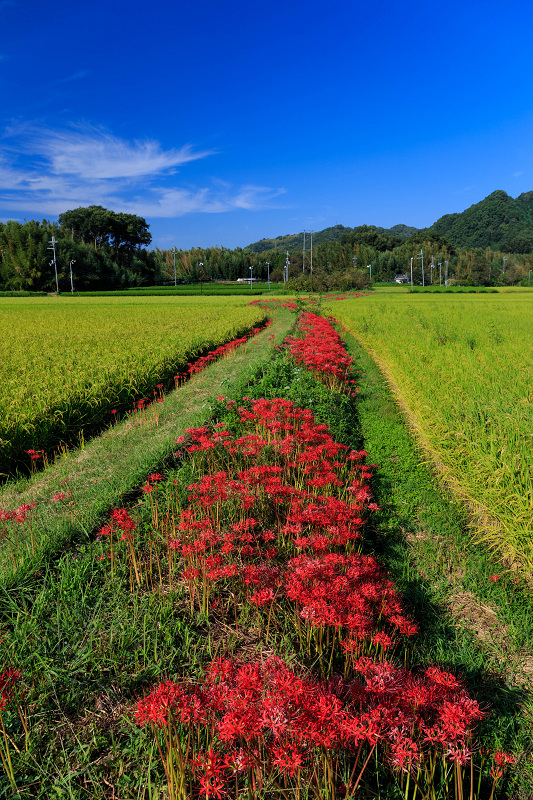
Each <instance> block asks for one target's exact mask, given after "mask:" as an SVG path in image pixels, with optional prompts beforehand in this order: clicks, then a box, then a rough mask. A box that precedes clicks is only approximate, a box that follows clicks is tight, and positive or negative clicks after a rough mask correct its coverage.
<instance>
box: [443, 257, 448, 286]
mask: <svg viewBox="0 0 533 800" xmlns="http://www.w3.org/2000/svg"><path fill="white" fill-rule="evenodd" d="M444 266H445V271H444V285H445V286H446V288H448V262H447V261H445V262H444Z"/></svg>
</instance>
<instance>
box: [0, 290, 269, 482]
mask: <svg viewBox="0 0 533 800" xmlns="http://www.w3.org/2000/svg"><path fill="white" fill-rule="evenodd" d="M264 317H265V312H264V311H263V310H262V309H259V308H257V307H254V306H249V305H247V301H246V299H244V298H237V297H235V298H229V297H224V298H215V297H210V298H200V297H188V298H185V297H135V298H125V297H91V298H69V297H65V298H62V297H43V298H33V297H32V298H16V299H15V298H0V332H1V335H0V364H1V367H0V376H1V383H0V446H1V449H0V473H3V474H4V475H5V474H7V473H8V472H9V470H10V469H12V468H13V467H14V466H15V465H20V464H23V463H24V460H23V461H22V462H21V461H20V457H21V454H22V453H25V451H27V450H30V449H33V450H37V451H39V450H41V449H47V448H49V447H51V446H53V445H57V442H59V441H66V442H71V441H72V440H73V437H77V436H78V435H79V434H80V431H83V430H84V431H86V432H88V431H90V430H92V429H94V428H95V426H96V427H98V426H99V425H102V424H105V422H106V421H107V422H110V421H112V419H113V417H112V416H111V411H112V410H113V409H117V410H119V411H120V410H124V409H126V408H127V407H128V405H131V403H132V402H133V401H134V400H135V399H138V398H140V397H143V396H145V395H148V396H149V397H152V395H153V392H154V389H155V386H156V384H157V383H158V382H160V381H163V382H165V381H167V380H169V379H170V380H171V379H172V376H173V375H174V373H175V372H177V371H179V370H180V369H182V368H183V367H184V366H185V365H186V364H187V362H188V361H189V360H190V359H191V358H194V357H195V356H197V355H199V354H201V353H202V352H204V351H205V350H206V349H207V348H211V347H216V346H218V345H220V344H222V343H223V342H226V341H228V340H229V339H232V338H234V337H235V336H239V335H242V333H243V332H245V331H246V330H249V329H250V328H251V327H252V326H253V325H254V324H256V323H258V322H259V321H261V320H262V319H264ZM25 461H26V462H27V463H28V462H29V459H28V456H27V455H26V456H25Z"/></svg>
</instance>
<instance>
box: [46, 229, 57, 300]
mask: <svg viewBox="0 0 533 800" xmlns="http://www.w3.org/2000/svg"><path fill="white" fill-rule="evenodd" d="M56 244H57V242H56V237H55V236H52V241H51V242H50V244H49V245H48V250H53V252H54V260H53V261H51V262H50V265H52V264H53V265H54V270H55V273H56V294H59V281H58V279H57V261H56Z"/></svg>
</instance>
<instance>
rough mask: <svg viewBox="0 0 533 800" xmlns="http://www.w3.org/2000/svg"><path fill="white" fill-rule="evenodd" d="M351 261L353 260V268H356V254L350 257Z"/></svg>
mask: <svg viewBox="0 0 533 800" xmlns="http://www.w3.org/2000/svg"><path fill="white" fill-rule="evenodd" d="M352 261H353V268H354V269H357V256H354V257H353V258H352Z"/></svg>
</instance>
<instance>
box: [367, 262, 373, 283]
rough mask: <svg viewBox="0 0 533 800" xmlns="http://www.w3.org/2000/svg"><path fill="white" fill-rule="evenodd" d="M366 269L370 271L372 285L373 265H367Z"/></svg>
mask: <svg viewBox="0 0 533 800" xmlns="http://www.w3.org/2000/svg"><path fill="white" fill-rule="evenodd" d="M366 268H367V269H369V270H370V283H372V264H367V265H366Z"/></svg>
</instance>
